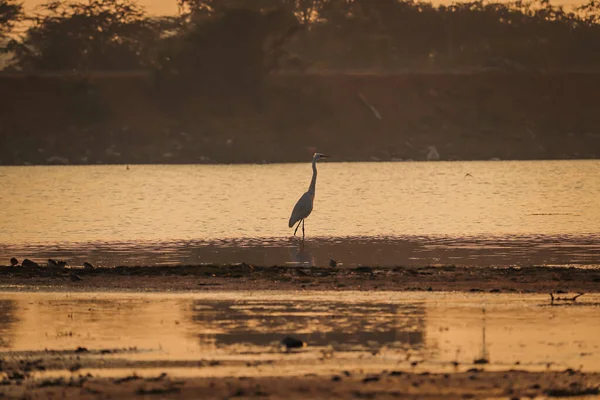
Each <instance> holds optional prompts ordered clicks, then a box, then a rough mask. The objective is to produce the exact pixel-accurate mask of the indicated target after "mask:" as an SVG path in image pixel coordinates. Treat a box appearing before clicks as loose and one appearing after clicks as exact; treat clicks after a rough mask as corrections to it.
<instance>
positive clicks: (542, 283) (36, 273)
mask: <svg viewBox="0 0 600 400" xmlns="http://www.w3.org/2000/svg"><path fill="white" fill-rule="evenodd" d="M0 279H1V281H0V282H1V286H0V288H2V290H21V291H22V290H31V291H207V290H218V291H232V290H274V289H277V290H303V289H307V290H392V291H399V290H400V291H415V290H417V291H464V292H478V291H484V292H492V293H494V292H503V293H510V292H524V293H550V292H555V293H557V292H558V293H561V292H573V293H598V292H600V271H599V270H594V269H578V268H564V267H526V268H461V267H454V266H447V267H414V268H413V267H396V268H378V267H357V268H330V267H327V268H323V267H287V266H272V267H262V266H251V265H247V264H241V265H197V266H161V267H156V266H152V267H148V266H119V267H115V268H96V269H93V270H87V269H83V268H65V269H61V270H51V269H49V268H46V267H39V268H25V267H7V266H4V267H0Z"/></svg>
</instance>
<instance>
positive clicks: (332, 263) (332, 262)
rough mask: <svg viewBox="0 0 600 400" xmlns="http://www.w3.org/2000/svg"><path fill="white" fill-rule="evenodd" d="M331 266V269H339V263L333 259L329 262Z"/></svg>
mask: <svg viewBox="0 0 600 400" xmlns="http://www.w3.org/2000/svg"><path fill="white" fill-rule="evenodd" d="M329 266H330V267H331V268H335V267H337V261H335V260H334V259H333V258H332V259H331V260H329Z"/></svg>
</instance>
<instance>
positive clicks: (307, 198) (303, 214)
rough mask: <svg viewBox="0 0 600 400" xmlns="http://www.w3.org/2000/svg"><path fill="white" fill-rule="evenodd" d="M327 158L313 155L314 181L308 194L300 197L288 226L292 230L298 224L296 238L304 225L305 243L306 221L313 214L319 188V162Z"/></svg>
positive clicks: (312, 180) (311, 182) (322, 155)
mask: <svg viewBox="0 0 600 400" xmlns="http://www.w3.org/2000/svg"><path fill="white" fill-rule="evenodd" d="M326 157H329V156H326V155H325V154H322V153H315V154H314V155H313V160H312V170H313V174H312V179H311V181H310V186H309V187H308V191H307V192H306V193H304V194H303V195H302V197H300V200H298V202H297V203H296V205H295V206H294V209H293V210H292V216H291V217H290V221H289V224H288V226H289V227H290V228H292V227H293V226H294V224H295V223H296V222H298V225H297V226H296V229H295V230H294V236H296V232H298V228H299V227H300V224H302V240H303V241H304V220H305V219H306V218H307V217H308V216H309V215H310V213H311V212H312V209H313V202H314V200H315V189H316V186H317V161H319V160H320V159H321V158H326Z"/></svg>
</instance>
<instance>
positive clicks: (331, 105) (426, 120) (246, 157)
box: [0, 72, 600, 165]
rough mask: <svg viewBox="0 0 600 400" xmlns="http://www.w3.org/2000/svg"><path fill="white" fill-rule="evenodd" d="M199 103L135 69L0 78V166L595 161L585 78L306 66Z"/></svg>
mask: <svg viewBox="0 0 600 400" xmlns="http://www.w3.org/2000/svg"><path fill="white" fill-rule="evenodd" d="M263 89H264V90H262V92H260V93H252V94H247V93H246V94H240V95H236V96H225V97H224V98H220V99H218V101H217V99H214V98H207V97H206V94H205V93H201V92H193V93H189V92H184V91H182V90H184V89H182V88H181V87H179V88H178V87H171V86H169V85H166V86H165V84H163V83H161V82H159V81H157V80H156V78H155V77H152V76H151V75H149V74H138V75H131V74H130V75H123V76H118V75H110V76H103V77H100V76H99V77H92V78H89V79H85V80H82V79H78V78H73V77H52V76H47V77H15V76H3V77H0V92H1V93H2V94H3V96H2V98H1V99H0V132H1V134H0V164H4V165H13V164H16V165H23V164H27V163H30V164H109V163H129V164H133V163H246V162H250V163H255V162H258V163H260V162H305V161H306V160H307V159H309V158H310V154H311V153H312V152H313V151H314V150H315V149H319V150H320V151H323V152H327V153H331V154H333V155H335V157H336V160H340V161H364V160H400V159H402V160H406V159H412V160H424V159H426V157H427V152H428V150H427V146H428V145H435V146H436V148H437V150H438V152H439V155H440V157H441V159H442V160H487V159H490V158H500V159H569V158H596V157H598V156H600V153H599V152H598V149H600V130H599V128H598V127H599V126H600V114H599V113H598V112H597V109H596V108H597V107H596V106H595V105H596V98H597V93H598V90H599V89H600V74H599V73H575V72H552V73H542V72H518V73H501V72H475V73H428V74H422V73H421V74H419V73H402V74H388V75H376V74H340V73H334V74H318V73H313V74H307V75H280V76H274V77H272V78H271V80H270V82H269V83H268V85H267V86H266V87H265V88H263Z"/></svg>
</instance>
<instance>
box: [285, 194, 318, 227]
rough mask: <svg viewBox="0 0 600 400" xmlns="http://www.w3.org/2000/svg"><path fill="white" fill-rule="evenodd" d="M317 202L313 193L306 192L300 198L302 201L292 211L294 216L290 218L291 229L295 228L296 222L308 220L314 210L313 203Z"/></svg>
mask: <svg viewBox="0 0 600 400" xmlns="http://www.w3.org/2000/svg"><path fill="white" fill-rule="evenodd" d="M314 201H315V195H314V193H311V192H306V193H304V194H303V195H302V197H300V200H298V202H297V203H296V205H295V206H294V209H293V210H292V216H291V217H290V223H289V227H290V228H291V227H293V226H294V225H295V224H296V222H298V221H300V220H302V219H304V218H307V217H308V216H309V215H310V213H311V212H312V209H313V202H314Z"/></svg>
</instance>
